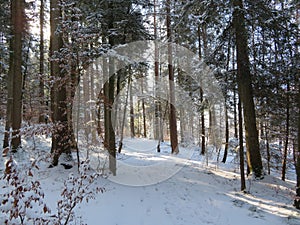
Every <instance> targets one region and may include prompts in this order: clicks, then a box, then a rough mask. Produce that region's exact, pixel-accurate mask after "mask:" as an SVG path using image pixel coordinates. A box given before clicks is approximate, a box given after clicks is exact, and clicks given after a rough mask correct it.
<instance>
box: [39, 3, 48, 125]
mask: <svg viewBox="0 0 300 225" xmlns="http://www.w3.org/2000/svg"><path fill="white" fill-rule="evenodd" d="M44 3H45V2H44V0H41V3H40V4H41V5H40V68H39V69H40V71H39V72H40V78H39V98H40V109H39V114H40V115H39V122H40V123H44V122H47V121H46V119H45V118H46V115H45V114H44V107H45V99H44V98H45V94H44V86H45V85H44V75H45V68H44V64H45V57H44V23H45V15H44V14H45V13H44V11H45V5H44Z"/></svg>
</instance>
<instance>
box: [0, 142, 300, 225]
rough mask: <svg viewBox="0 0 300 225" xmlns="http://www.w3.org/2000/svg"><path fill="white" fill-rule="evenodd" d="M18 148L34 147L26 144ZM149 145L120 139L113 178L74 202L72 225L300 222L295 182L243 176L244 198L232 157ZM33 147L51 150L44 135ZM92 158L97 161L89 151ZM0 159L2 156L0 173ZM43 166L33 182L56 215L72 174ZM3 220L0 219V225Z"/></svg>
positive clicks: (98, 182) (104, 179)
mask: <svg viewBox="0 0 300 225" xmlns="http://www.w3.org/2000/svg"><path fill="white" fill-rule="evenodd" d="M24 143H25V146H26V145H28V146H31V147H32V142H30V141H28V142H26V141H24ZM155 145H156V142H154V141H149V140H144V139H126V140H125V142H124V151H123V152H122V154H120V155H118V165H119V167H118V175H117V176H116V177H111V176H110V175H109V176H108V177H104V176H103V177H99V178H98V179H97V180H96V181H95V183H94V184H93V185H95V187H102V188H104V189H105V191H104V193H98V194H96V198H95V199H94V200H91V201H89V202H88V203H86V202H83V203H82V204H80V205H78V206H77V207H76V208H75V213H76V218H77V219H76V221H74V222H73V223H72V224H79V222H80V221H82V222H84V223H85V224H88V225H99V224H104V225H116V224H118V225H142V224H149V225H153V224H163V225H193V224H194V225H202V224H214V225H240V224H243V225H253V224H255V225H260V224H261V225H268V224H270V225H271V224H272V225H286V224H288V225H299V224H300V211H297V210H296V209H295V208H294V207H293V206H292V201H293V196H294V187H295V182H294V181H290V180H287V181H286V182H283V181H281V180H280V179H279V178H277V177H274V176H265V178H264V179H263V180H253V179H248V180H247V191H248V192H249V193H247V194H244V193H241V192H240V191H239V187H240V180H239V173H238V170H237V168H238V166H237V165H236V163H234V160H231V159H232V158H230V159H229V160H228V163H227V164H222V163H219V164H216V163H213V162H210V161H209V160H208V163H207V159H206V158H205V157H201V156H200V155H199V151H197V149H195V148H185V149H184V148H182V149H181V152H180V153H179V155H177V156H170V154H169V152H170V151H169V150H170V149H169V148H170V147H169V146H168V145H167V144H166V143H164V144H163V146H162V152H161V153H156V152H155V148H153V147H152V146H154V147H155ZM25 146H24V149H25V148H26V147H25ZM34 147H35V150H33V151H38V149H40V150H41V149H44V150H46V149H47V148H48V150H49V138H46V137H43V138H41V137H39V138H37V140H36V142H35V145H34ZM90 157H91V158H92V157H96V156H95V154H92V153H91V154H90ZM28 158H29V157H23V160H26V159H28ZM5 160H6V159H5V158H1V171H3V165H4V161H5ZM97 160H99V159H97ZM97 160H95V162H97ZM100 161H101V159H100ZM104 164H105V163H104ZM48 165H49V164H48V163H47V162H44V161H41V162H40V165H39V167H40V169H39V170H38V171H37V172H36V173H35V177H36V178H37V179H38V180H39V181H40V182H41V186H42V188H43V191H44V193H45V201H46V202H47V205H48V206H49V207H50V208H51V209H52V211H55V210H56V205H57V201H58V200H59V199H60V193H61V191H62V188H63V182H64V180H65V179H66V178H67V177H68V174H69V173H70V172H73V173H74V174H76V173H77V170H76V167H73V168H72V169H71V170H65V169H64V168H63V167H62V166H58V167H56V168H51V169H49V168H47V166H48ZM124 165H125V167H124ZM104 167H105V166H104ZM98 168H99V165H98ZM122 168H123V171H122ZM174 171H175V172H174ZM1 173H3V172H1ZM155 174H156V175H157V176H155ZM2 185H3V181H1V186H2ZM4 191H5V189H2V190H1V192H0V193H3V192H4ZM79 217H81V219H80V218H79ZM3 218H4V216H3V215H1V216H0V224H2V223H3V221H1V219H2V220H3ZM75 222H76V223H75Z"/></svg>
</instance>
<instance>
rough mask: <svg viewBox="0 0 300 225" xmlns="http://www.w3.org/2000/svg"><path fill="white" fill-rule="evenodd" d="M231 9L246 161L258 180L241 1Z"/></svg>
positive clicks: (259, 172)
mask: <svg viewBox="0 0 300 225" xmlns="http://www.w3.org/2000/svg"><path fill="white" fill-rule="evenodd" d="M233 7H234V13H233V26H234V29H235V38H236V47H237V77H238V91H239V95H240V98H241V101H242V104H243V112H244V121H245V131H246V146H247V160H248V166H249V169H250V171H251V172H252V171H253V173H254V176H255V177H257V178H260V177H262V176H263V167H262V160H261V155H260V149H259V142H258V133H257V128H256V116H255V107H254V101H253V92H252V86H251V85H252V83H251V74H250V62H249V55H248V45H247V31H246V28H245V15H244V6H243V1H242V0H234V1H233Z"/></svg>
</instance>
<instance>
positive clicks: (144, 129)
mask: <svg viewBox="0 0 300 225" xmlns="http://www.w3.org/2000/svg"><path fill="white" fill-rule="evenodd" d="M141 88H142V89H141V92H142V96H143V95H144V82H143V79H141ZM142 114H143V134H144V135H143V136H144V138H146V137H147V124H146V107H145V99H144V97H143V99H142Z"/></svg>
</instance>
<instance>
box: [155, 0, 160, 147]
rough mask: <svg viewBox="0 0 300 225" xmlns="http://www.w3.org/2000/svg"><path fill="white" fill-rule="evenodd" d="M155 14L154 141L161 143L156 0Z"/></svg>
mask: <svg viewBox="0 0 300 225" xmlns="http://www.w3.org/2000/svg"><path fill="white" fill-rule="evenodd" d="M153 4H154V9H153V10H154V12H153V26H154V39H155V43H154V76H155V97H156V99H155V121H154V139H156V140H158V143H160V141H161V139H162V134H161V133H160V131H161V126H162V124H161V103H160V101H159V100H158V82H159V52H158V46H157V38H158V37H157V18H156V7H157V5H156V4H157V0H154V3H153ZM157 151H158V152H160V146H159V144H158V145H157Z"/></svg>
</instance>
